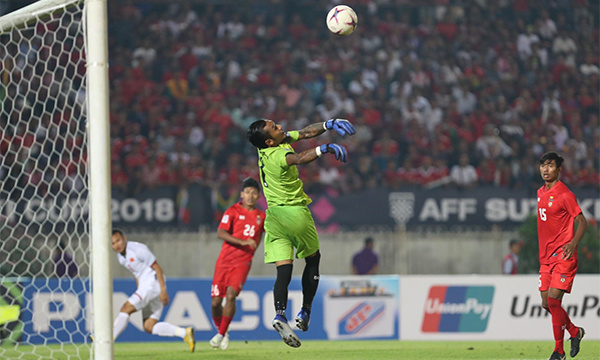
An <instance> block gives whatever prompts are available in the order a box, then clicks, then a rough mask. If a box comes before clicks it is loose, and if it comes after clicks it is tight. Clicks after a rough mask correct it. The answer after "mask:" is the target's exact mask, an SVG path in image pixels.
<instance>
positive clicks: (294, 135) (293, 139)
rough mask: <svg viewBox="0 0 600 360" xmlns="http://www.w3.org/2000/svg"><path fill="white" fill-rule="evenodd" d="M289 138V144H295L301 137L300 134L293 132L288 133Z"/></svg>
mask: <svg viewBox="0 0 600 360" xmlns="http://www.w3.org/2000/svg"><path fill="white" fill-rule="evenodd" d="M287 136H288V137H289V138H290V142H289V143H290V144H291V143H293V142H296V141H298V137H300V133H299V132H297V131H295V130H292V131H288V132H287Z"/></svg>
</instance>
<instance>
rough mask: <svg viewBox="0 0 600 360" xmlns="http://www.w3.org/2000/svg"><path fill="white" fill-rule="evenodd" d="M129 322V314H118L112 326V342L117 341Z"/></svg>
mask: <svg viewBox="0 0 600 360" xmlns="http://www.w3.org/2000/svg"><path fill="white" fill-rule="evenodd" d="M128 322H129V314H128V313H124V312H120V313H119V315H117V318H116V319H115V323H114V324H113V340H117V338H118V337H119V335H121V333H122V332H123V330H125V328H126V327H127V323H128Z"/></svg>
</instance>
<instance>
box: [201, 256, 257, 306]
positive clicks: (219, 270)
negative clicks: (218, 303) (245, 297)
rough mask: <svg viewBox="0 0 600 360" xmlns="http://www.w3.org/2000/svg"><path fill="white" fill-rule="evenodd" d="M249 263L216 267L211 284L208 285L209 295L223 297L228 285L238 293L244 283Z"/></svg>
mask: <svg viewBox="0 0 600 360" xmlns="http://www.w3.org/2000/svg"><path fill="white" fill-rule="evenodd" d="M251 265H252V264H251V263H249V264H247V265H246V264H244V265H240V266H235V267H222V266H221V267H219V266H218V267H216V268H215V275H214V276H213V282H212V286H211V287H210V296H211V297H221V298H224V297H225V294H226V293H227V288H228V287H229V286H231V287H232V288H234V289H235V291H236V292H237V293H238V294H239V293H240V291H242V287H244V284H245V283H246V278H247V277H248V273H249V272H250V267H251Z"/></svg>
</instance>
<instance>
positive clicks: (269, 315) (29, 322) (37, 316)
mask: <svg viewBox="0 0 600 360" xmlns="http://www.w3.org/2000/svg"><path fill="white" fill-rule="evenodd" d="M274 281H275V279H274V278H254V279H252V278H251V279H248V281H247V282H246V285H245V286H244V290H243V291H242V292H241V294H240V296H239V297H238V299H237V302H236V307H237V311H236V314H235V317H234V318H233V321H232V322H231V325H230V337H231V339H232V340H250V341H251V340H277V339H279V335H278V334H277V333H276V332H275V330H273V328H272V326H271V321H272V320H273V318H274V317H275V310H274V307H273V284H274ZM211 282H212V281H211V279H168V280H167V288H168V292H169V297H170V303H169V305H168V306H166V307H165V308H164V309H163V312H162V316H161V321H166V322H169V323H171V324H173V325H176V326H181V327H188V326H191V327H193V328H194V329H195V332H196V340H197V341H199V342H203V341H208V340H210V338H211V337H212V336H213V335H214V334H215V333H216V331H217V329H216V328H215V327H214V325H213V321H212V316H211V297H210V286H211ZM398 282H399V280H398V277H397V276H373V277H348V276H346V277H343V276H342V277H330V276H323V277H321V282H320V284H319V290H318V292H317V295H316V296H315V299H314V301H313V306H312V314H311V315H312V316H311V322H310V329H309V331H307V332H302V331H300V330H298V329H296V332H297V335H298V337H299V338H300V339H301V340H306V339H351V338H371V339H373V338H377V339H398V338H399V334H398V323H399V321H398V311H397V309H398V303H397V302H398V299H399V292H398V288H399V287H398ZM29 285H33V286H26V287H25V289H24V291H23V295H24V304H23V308H22V313H21V319H22V320H23V323H24V327H23V339H22V340H23V341H27V342H29V343H34V344H39V343H43V342H48V343H53V342H59V341H69V339H70V341H73V342H83V341H86V339H87V335H88V334H90V333H91V331H92V321H93V319H92V316H91V314H92V311H91V296H90V294H89V293H88V291H87V290H89V281H87V280H85V279H72V280H59V279H49V280H46V279H43V280H42V279H39V280H33V284H29ZM135 290H136V284H135V280H134V279H117V280H114V282H113V311H114V314H111V315H107V314H102V316H110V317H111V319H114V316H115V315H116V314H117V313H118V312H119V309H120V308H121V306H122V305H123V304H124V303H125V301H127V299H128V298H129V296H131V294H133V293H134V292H135ZM301 305H302V285H301V280H300V278H294V279H292V281H291V283H290V286H289V302H288V307H287V316H288V319H289V320H290V325H291V326H292V328H295V325H294V317H295V315H296V313H297V312H298V311H299V310H300V307H301ZM95 316H100V315H99V314H96V315H95ZM117 341H122V342H138V341H181V340H180V339H179V338H165V337H159V336H156V335H151V334H148V333H145V332H144V331H143V326H142V321H141V315H140V312H137V313H135V314H134V315H132V316H131V318H130V324H129V325H128V326H127V328H126V329H125V331H124V332H123V333H122V334H121V335H120V336H119V338H118V339H117Z"/></svg>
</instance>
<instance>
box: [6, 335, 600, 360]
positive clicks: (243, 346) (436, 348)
mask: <svg viewBox="0 0 600 360" xmlns="http://www.w3.org/2000/svg"><path fill="white" fill-rule="evenodd" d="M553 345H554V342H553V341H552V340H549V341H472V342H468V341H366V340H365V341H314V340H307V341H304V342H303V343H302V346H301V347H300V348H298V349H293V348H290V347H288V346H287V345H285V344H284V343H283V342H281V341H248V342H244V341H232V342H231V343H230V345H229V349H227V350H226V351H223V350H213V349H212V348H211V347H210V346H209V345H208V342H198V343H196V351H195V352H194V353H190V352H189V350H188V348H187V345H186V344H184V343H183V342H181V343H180V342H167V343H165V342H162V343H158V342H156V343H117V344H116V345H115V360H134V359H135V360H154V359H156V360H167V359H168V360H187V359H223V360H225V359H236V360H237V359H239V360H253V359H256V360H269V359H277V360H281V359H286V360H332V359H341V360H370V359H374V360H396V359H402V360H404V359H408V360H413V359H414V360H447V359H481V360H496V359H513V360H516V359H520V360H534V359H535V360H543V359H548V357H549V356H550V354H551V353H552V350H553ZM569 346H570V343H569V342H568V341H565V349H566V351H567V359H570V357H569V356H568V352H569ZM20 349H21V351H25V352H30V353H31V352H32V351H35V353H36V354H38V355H42V358H43V359H53V360H59V359H87V352H88V351H89V348H87V347H85V346H69V345H66V346H63V347H62V348H61V347H60V346H51V347H49V348H42V347H37V348H36V349H35V350H34V349H33V348H32V347H21V348H20ZM3 352H4V353H3ZM77 352H79V355H77ZM0 358H2V359H17V358H18V359H39V357H37V356H24V357H23V356H21V357H19V355H17V354H16V353H15V352H14V350H12V349H11V348H7V347H0ZM576 359H577V360H598V359H600V341H598V340H588V341H586V340H585V339H584V340H583V341H582V343H581V352H580V353H579V355H577V357H576Z"/></svg>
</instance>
